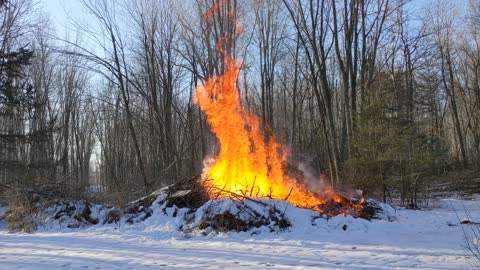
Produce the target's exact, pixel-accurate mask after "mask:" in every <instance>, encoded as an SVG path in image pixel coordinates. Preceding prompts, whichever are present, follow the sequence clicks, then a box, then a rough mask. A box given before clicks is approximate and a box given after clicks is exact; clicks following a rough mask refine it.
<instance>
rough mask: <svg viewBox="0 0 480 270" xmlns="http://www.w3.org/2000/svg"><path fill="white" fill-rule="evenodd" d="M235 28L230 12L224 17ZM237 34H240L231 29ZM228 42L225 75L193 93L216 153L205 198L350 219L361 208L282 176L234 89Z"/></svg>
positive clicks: (276, 153)
mask: <svg viewBox="0 0 480 270" xmlns="http://www.w3.org/2000/svg"><path fill="white" fill-rule="evenodd" d="M224 4H225V1H218V2H217V3H216V4H215V5H214V6H213V7H211V8H210V9H209V10H208V11H207V13H206V14H205V17H204V20H205V21H207V22H208V20H209V18H210V17H211V16H212V15H213V14H214V13H215V12H216V11H218V9H220V8H222V6H223V5H224ZM229 15H230V17H231V19H232V20H233V21H234V22H235V23H236V20H235V17H234V15H233V12H230V13H229ZM236 28H237V31H241V30H240V29H241V28H240V27H239V26H237V27H236ZM230 41H231V38H230V37H229V36H225V37H223V38H222V39H221V41H220V42H219V44H217V50H218V51H219V52H220V54H221V55H223V61H224V62H223V63H224V66H225V70H226V71H225V73H224V74H222V75H219V76H213V77H211V78H209V79H208V80H207V81H206V83H205V84H204V85H203V86H201V87H198V88H197V89H196V94H195V97H194V99H195V102H197V103H198V105H199V106H200V108H201V109H202V110H203V111H204V112H205V114H206V115H207V121H208V123H209V124H210V127H211V130H212V132H213V133H214V134H215V136H216V137H217V138H218V141H219V143H220V152H219V153H218V155H217V156H216V158H215V159H214V160H213V161H211V162H209V163H208V164H207V165H206V167H205V168H204V172H203V175H202V177H203V180H204V183H205V184H206V186H208V190H209V196H210V197H211V198H222V197H237V198H244V197H268V198H272V199H278V200H286V201H288V202H290V203H292V204H293V205H296V206H298V207H303V208H311V209H314V210H316V211H319V212H321V213H326V214H329V215H330V214H333V213H329V210H328V209H326V208H329V207H331V205H332V204H334V205H336V207H335V208H338V207H340V208H342V210H341V211H338V209H337V211H334V212H335V214H338V213H344V214H347V213H349V214H355V213H358V212H359V211H360V210H361V208H362V203H361V202H353V201H351V200H349V199H347V198H345V197H343V196H340V195H339V194H337V193H336V192H335V191H334V190H333V189H331V188H327V187H326V188H325V190H323V191H321V192H312V191H310V190H309V189H308V188H307V186H306V185H305V183H299V182H297V181H296V179H294V178H292V177H291V176H289V175H288V174H287V173H286V169H285V167H286V166H285V165H286V164H288V162H287V159H288V156H287V151H286V148H285V146H284V145H282V144H280V143H279V142H278V140H277V138H276V137H275V136H274V135H269V136H266V134H265V132H264V131H263V130H262V128H261V122H260V120H259V118H258V117H257V116H256V115H254V114H252V113H251V112H249V111H247V110H246V109H245V108H244V107H243V106H242V103H241V97H240V95H239V91H238V89H237V86H236V82H237V79H238V75H239V71H240V67H241V63H240V62H239V61H237V60H235V59H234V58H232V57H231V56H230V55H228V54H227V53H226V52H225V50H224V49H223V48H224V46H225V45H226V44H225V43H228V42H230Z"/></svg>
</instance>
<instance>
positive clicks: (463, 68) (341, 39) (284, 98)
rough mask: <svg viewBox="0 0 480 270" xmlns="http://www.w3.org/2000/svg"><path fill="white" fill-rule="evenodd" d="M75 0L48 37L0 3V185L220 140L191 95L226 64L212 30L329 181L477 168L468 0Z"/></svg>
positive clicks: (87, 175) (12, 5)
mask: <svg viewBox="0 0 480 270" xmlns="http://www.w3.org/2000/svg"><path fill="white" fill-rule="evenodd" d="M80 2H81V3H82V6H83V9H84V13H85V14H86V15H85V18H80V19H79V18H77V19H75V18H71V22H70V24H69V26H68V29H69V31H68V34H66V35H65V34H63V35H62V33H61V32H57V31H56V29H54V27H53V23H52V19H51V18H49V16H48V15H46V14H45V13H43V12H42V11H41V9H40V8H39V7H38V5H35V3H34V2H33V1H32V0H2V1H0V17H1V24H0V45H1V47H0V183H1V184H2V185H14V184H15V185H19V184H21V185H26V186H29V185H35V184H49V183H59V182H62V183H65V184H67V185H71V186H79V187H82V186H88V185H91V184H92V183H96V184H98V185H101V186H102V187H103V188H106V189H107V190H112V191H113V190H116V191H122V190H123V191H126V190H144V191H151V190H153V189H154V188H157V187H160V186H163V185H167V184H171V183H174V182H176V181H179V180H181V179H184V178H189V177H191V176H193V175H198V174H199V173H200V172H201V169H202V161H203V160H204V158H205V157H207V156H214V155H215V153H216V152H217V151H218V148H219V145H218V143H217V142H216V140H215V137H214V136H213V135H212V134H211V132H210V131H209V127H208V124H207V123H206V119H205V115H204V114H203V113H202V112H201V110H200V109H199V108H198V106H197V105H196V104H195V102H194V100H193V97H194V92H195V88H196V87H197V86H199V85H201V84H202V83H203V82H205V81H206V80H207V79H208V78H210V77H211V76H215V75H218V74H222V73H223V72H224V71H225V66H224V63H223V61H222V54H221V53H219V51H218V50H217V48H216V46H217V44H218V43H219V42H220V41H221V40H222V38H223V37H225V36H227V37H228V38H229V39H231V42H228V44H227V45H225V43H224V45H225V48H222V49H223V50H224V51H225V52H227V53H229V54H231V55H232V56H233V57H235V58H237V59H239V60H241V63H242V66H241V71H240V76H239V79H238V82H237V85H238V91H239V92H240V94H241V96H242V103H243V106H245V107H246V108H247V110H249V111H251V112H253V113H255V114H257V115H259V117H260V119H261V122H262V127H263V129H264V130H265V131H266V133H270V132H272V133H274V134H276V136H277V137H278V138H279V139H280V140H281V141H282V142H283V143H284V144H285V145H287V147H288V149H289V153H290V156H289V158H290V160H291V163H292V164H297V163H302V164H306V165H307V166H308V167H310V168H313V170H314V173H315V174H317V175H320V174H323V175H326V176H328V179H329V182H330V184H331V185H332V186H334V187H342V186H350V187H355V188H360V189H362V190H363V191H364V192H365V193H367V194H384V195H385V194H386V193H387V192H389V191H390V190H395V191H398V192H399V193H400V195H401V198H402V202H403V203H404V204H415V203H416V202H415V200H416V196H417V193H418V192H421V191H422V188H424V187H425V185H424V184H422V179H423V178H424V177H425V176H427V175H438V174H442V173H445V172H447V171H451V170H455V169H462V168H469V169H480V19H479V18H480V4H479V3H478V2H477V1H459V2H456V3H451V2H450V1H432V2H431V3H430V5H426V6H419V4H418V2H416V1H406V0H352V1H346V0H344V1H341V0H282V1H276V0H242V1H238V0H223V1H218V2H217V1H214V0H189V1H173V0H162V1H148V0H135V1H113V0H81V1H80ZM215 3H220V8H219V9H218V10H217V12H215V14H214V15H213V16H208V17H205V16H204V14H205V13H206V12H208V11H209V8H210V7H211V6H212V5H214V4H215ZM233 15H234V16H233ZM232 18H235V19H232ZM238 23H240V24H241V26H242V29H243V31H242V32H241V33H238V32H237V31H236V26H237V24H238Z"/></svg>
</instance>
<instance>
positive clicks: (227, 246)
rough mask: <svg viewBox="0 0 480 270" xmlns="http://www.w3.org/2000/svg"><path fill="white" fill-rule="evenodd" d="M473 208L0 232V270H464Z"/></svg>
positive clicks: (441, 204)
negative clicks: (266, 223)
mask: <svg viewBox="0 0 480 270" xmlns="http://www.w3.org/2000/svg"><path fill="white" fill-rule="evenodd" d="M478 206H480V201H460V200H453V199H452V200H441V201H438V202H436V203H435V205H434V206H433V207H432V209H431V210H428V211H413V210H404V209H400V210H398V211H397V213H396V215H397V220H396V221H393V222H389V221H386V220H375V221H371V222H369V221H366V220H362V219H353V218H351V217H336V218H333V219H330V220H328V221H327V220H324V219H317V220H316V221H315V222H313V223H312V220H311V218H310V216H309V213H308V210H302V209H289V210H288V211H287V212H286V214H287V216H288V217H289V219H290V220H291V221H292V223H293V227H291V228H290V229H289V230H288V231H287V232H280V233H269V232H267V231H265V230H263V231H262V230H261V229H260V231H258V232H257V231H255V230H253V231H249V232H242V233H228V234H216V235H213V234H210V235H207V236H203V235H200V234H195V233H194V234H190V235H188V236H187V235H185V234H183V233H180V232H178V230H177V229H176V228H177V227H176V225H177V224H175V219H172V218H165V220H163V221H162V219H161V217H157V218H155V216H153V217H151V218H149V219H147V220H146V221H144V222H142V223H139V224H134V225H126V224H123V225H121V226H118V225H98V226H92V227H88V228H84V229H74V230H72V229H63V230H61V231H58V230H53V231H52V230H44V231H37V232H35V233H33V234H25V233H17V234H9V233H7V232H6V231H0V269H8V270H10V269H158V268H161V269H183V268H188V269H412V268H416V269H470V268H472V267H471V265H470V264H469V263H468V261H467V256H466V255H467V254H468V253H467V252H466V251H465V249H464V248H463V246H464V241H465V240H464V234H463V231H462V226H460V225H458V224H459V218H460V220H463V219H464V218H466V216H465V211H464V207H465V208H466V209H468V210H469V212H470V214H471V215H472V216H473V218H475V219H477V220H480V207H478ZM457 214H458V215H459V216H457ZM345 225H346V226H345ZM466 226H471V225H466Z"/></svg>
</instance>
